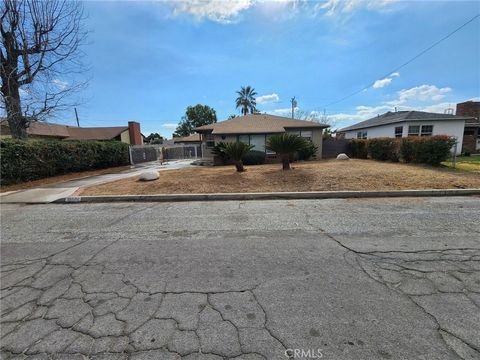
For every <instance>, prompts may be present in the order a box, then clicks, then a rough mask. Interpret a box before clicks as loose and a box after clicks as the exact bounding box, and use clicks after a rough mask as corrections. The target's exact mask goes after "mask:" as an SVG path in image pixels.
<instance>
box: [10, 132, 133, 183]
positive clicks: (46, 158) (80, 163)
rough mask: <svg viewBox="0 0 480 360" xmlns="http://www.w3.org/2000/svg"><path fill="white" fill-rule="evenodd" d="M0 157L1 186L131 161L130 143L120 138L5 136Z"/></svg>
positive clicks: (119, 164) (120, 164) (124, 163)
mask: <svg viewBox="0 0 480 360" xmlns="http://www.w3.org/2000/svg"><path fill="white" fill-rule="evenodd" d="M0 156H1V167H0V175H1V184H2V185H7V184H14V183H20V182H24V181H31V180H37V179H42V178H45V177H49V176H54V175H60V174H67V173H70V172H75V171H84V170H93V169H101V168H107V167H112V166H122V165H127V164H129V157H128V144H125V143H121V142H119V141H59V140H13V139H4V140H1V141H0Z"/></svg>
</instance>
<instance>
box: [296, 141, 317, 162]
mask: <svg viewBox="0 0 480 360" xmlns="http://www.w3.org/2000/svg"><path fill="white" fill-rule="evenodd" d="M317 150H318V146H315V144H314V143H312V142H310V141H308V142H307V144H306V145H305V147H304V148H302V149H300V150H298V159H299V160H310V159H311V158H315V157H316V154H317Z"/></svg>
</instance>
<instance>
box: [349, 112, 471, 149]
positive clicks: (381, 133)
mask: <svg viewBox="0 0 480 360" xmlns="http://www.w3.org/2000/svg"><path fill="white" fill-rule="evenodd" d="M409 125H420V126H421V125H433V134H432V135H448V136H453V137H455V138H456V139H457V142H458V144H457V155H459V154H460V153H461V151H462V142H463V131H464V128H465V120H455V121H445V120H442V121H407V122H401V123H396V124H389V125H382V126H375V127H371V128H365V129H357V130H352V131H347V132H346V133H345V138H346V139H356V138H357V133H358V132H360V131H366V132H367V139H370V138H375V137H395V128H396V127H398V126H403V136H404V137H405V136H408V126H409ZM452 151H453V150H452Z"/></svg>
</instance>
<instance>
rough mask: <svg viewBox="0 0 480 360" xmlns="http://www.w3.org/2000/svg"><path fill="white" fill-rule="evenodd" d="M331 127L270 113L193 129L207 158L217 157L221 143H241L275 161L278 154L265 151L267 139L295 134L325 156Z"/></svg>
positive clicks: (241, 117)
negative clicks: (325, 141) (324, 145)
mask: <svg viewBox="0 0 480 360" xmlns="http://www.w3.org/2000/svg"><path fill="white" fill-rule="evenodd" d="M327 127H329V125H325V124H320V123H318V122H315V121H305V120H296V119H290V118H286V117H281V116H274V115H268V114H249V115H245V116H238V117H235V118H233V119H229V120H225V121H221V122H218V123H214V124H209V125H204V126H200V127H197V128H195V129H194V130H195V131H196V132H197V133H199V134H200V138H201V141H202V153H203V157H204V158H212V159H213V158H214V155H213V153H212V148H213V147H214V146H215V145H216V144H218V143H219V142H235V141H242V142H245V143H247V144H250V145H253V146H254V147H253V150H257V151H263V152H265V157H266V158H267V159H275V158H276V155H275V153H272V152H270V151H268V150H266V149H265V144H266V142H267V140H268V138H269V137H270V136H272V135H275V134H282V133H292V134H297V135H299V136H302V137H304V138H306V139H308V140H310V141H311V142H312V143H314V144H315V145H316V146H317V147H318V150H317V154H316V156H317V158H318V159H320V158H321V157H322V135H323V129H325V128H327Z"/></svg>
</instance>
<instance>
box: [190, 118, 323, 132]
mask: <svg viewBox="0 0 480 360" xmlns="http://www.w3.org/2000/svg"><path fill="white" fill-rule="evenodd" d="M327 127H329V125H326V124H320V123H318V122H314V121H305V120H295V119H290V118H286V117H282V116H275V115H268V114H251V115H245V116H238V117H235V118H233V119H230V120H225V121H221V122H218V123H214V124H209V125H203V126H200V127H197V128H195V129H194V130H195V131H197V132H207V131H211V132H212V134H266V133H283V132H285V131H286V129H288V128H312V129H313V128H317V129H324V128H327Z"/></svg>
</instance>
